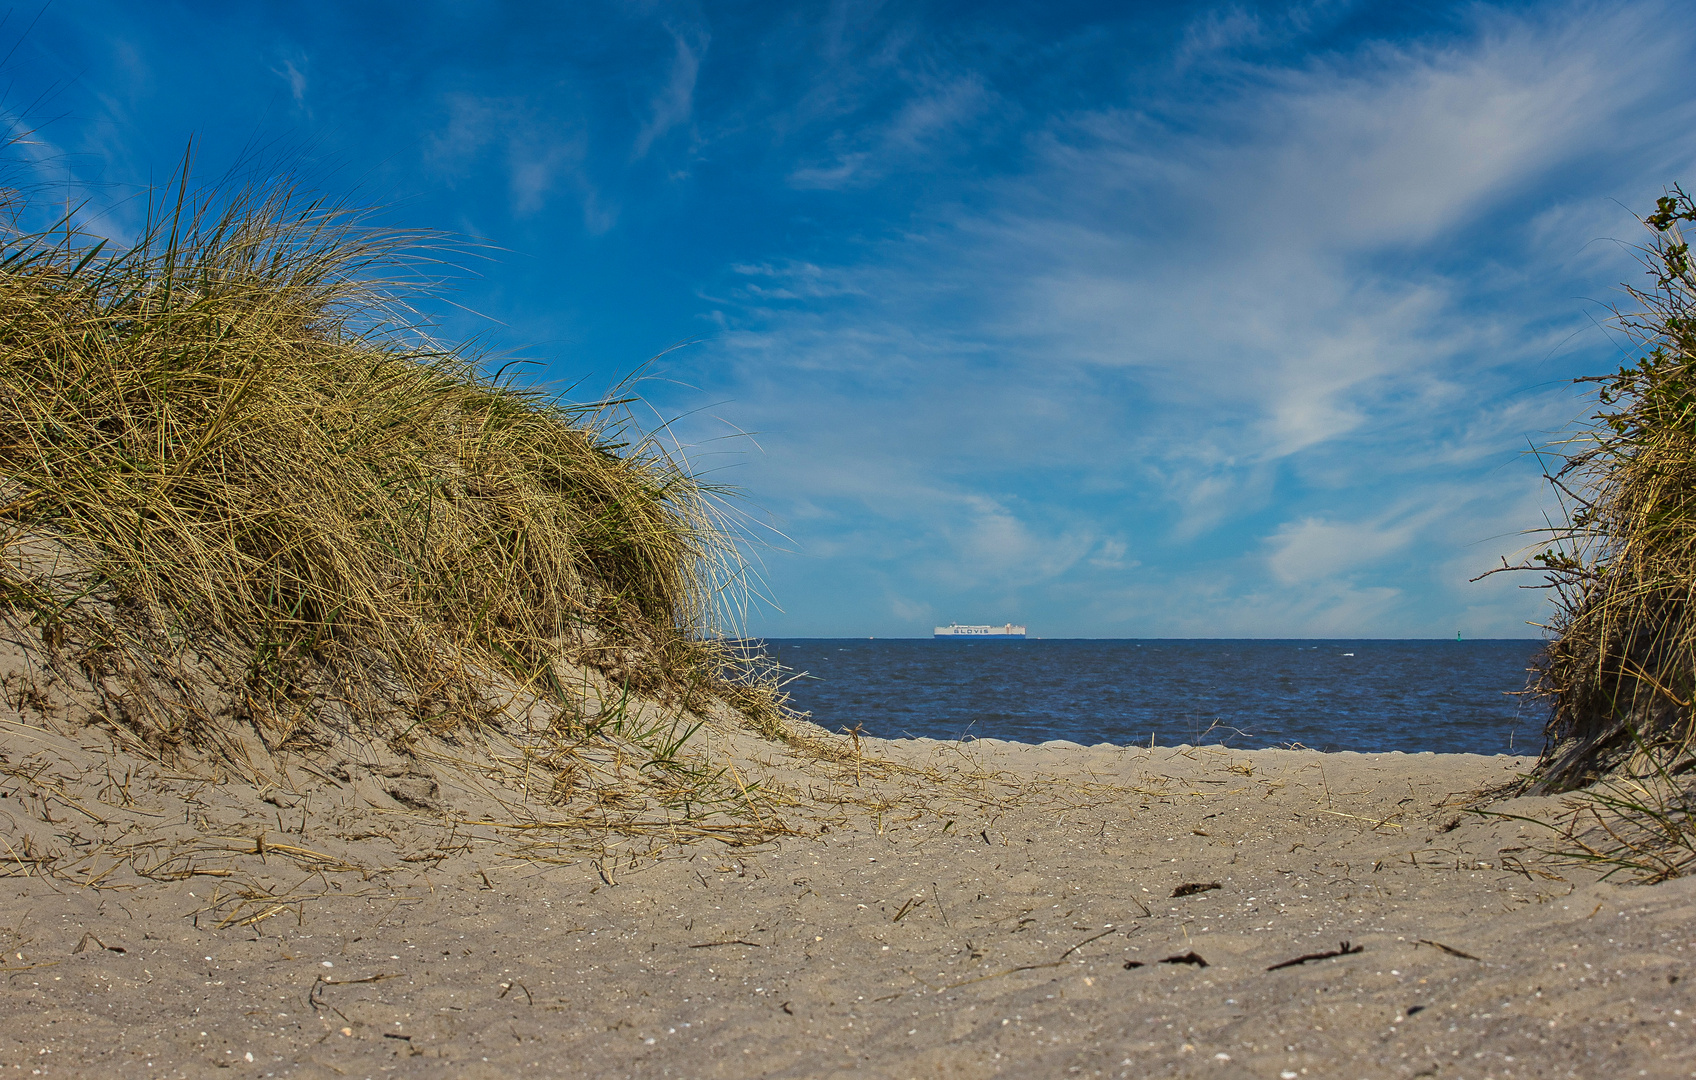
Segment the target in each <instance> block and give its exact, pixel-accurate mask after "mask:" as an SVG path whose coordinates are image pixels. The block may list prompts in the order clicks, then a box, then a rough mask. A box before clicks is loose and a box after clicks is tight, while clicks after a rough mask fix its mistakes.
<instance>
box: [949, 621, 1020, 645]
mask: <svg viewBox="0 0 1696 1080" xmlns="http://www.w3.org/2000/svg"><path fill="white" fill-rule="evenodd" d="M936 636H937V637H939V638H966V639H968V640H972V641H975V640H978V639H980V638H992V639H995V640H998V641H1023V640H1025V628H1024V627H1022V626H1017V625H1015V624H1013V623H1007V624H1006V625H1004V626H961V625H960V624H959V623H950V624H949V625H947V626H939V627H937V628H936Z"/></svg>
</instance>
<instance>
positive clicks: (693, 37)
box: [631, 28, 709, 159]
mask: <svg viewBox="0 0 1696 1080" xmlns="http://www.w3.org/2000/svg"><path fill="white" fill-rule="evenodd" d="M671 36H672V40H673V42H674V43H675V45H676V53H675V55H674V56H673V58H672V62H671V71H670V73H669V74H668V76H667V78H666V83H665V86H663V87H662V88H661V89H660V91H659V92H658V93H657V94H655V95H654V99H653V101H652V103H651V106H650V108H651V115H650V116H649V118H648V121H647V122H646V123H645V124H643V125H642V129H641V130H640V131H638V132H637V133H636V143H635V146H634V147H632V149H631V157H632V158H635V159H641V158H644V157H646V156H647V155H648V151H649V149H650V148H652V147H653V145H654V141H655V140H656V139H659V138H660V137H661V136H663V135H664V134H665V133H666V132H668V131H670V130H671V129H672V128H674V127H676V126H677V125H679V124H682V123H685V122H687V121H688V119H689V116H690V114H691V113H692V112H693V111H694V102H695V79H696V78H697V76H699V74H700V71H701V56H702V54H703V53H705V52H706V50H707V43H708V41H709V37H708V35H707V34H706V33H705V32H703V31H701V30H699V29H694V30H692V31H688V32H686V31H684V30H680V29H677V28H672V29H671Z"/></svg>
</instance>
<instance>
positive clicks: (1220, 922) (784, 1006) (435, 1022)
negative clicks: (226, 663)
mask: <svg viewBox="0 0 1696 1080" xmlns="http://www.w3.org/2000/svg"><path fill="white" fill-rule="evenodd" d="M14 734H15V732H14ZM32 738H34V740H35V742H34V743H31V744H30V745H34V746H36V748H37V750H40V751H41V752H42V753H45V752H46V750H42V749H41V748H42V747H44V746H46V741H50V740H49V736H47V735H46V734H44V733H36V734H35V735H34V736H32ZM714 738H716V739H717V740H718V749H719V750H720V751H726V750H734V751H735V752H736V753H738V754H739V755H741V760H742V762H743V766H742V767H743V769H744V770H746V771H747V772H748V774H749V775H750V777H763V779H764V780H765V781H766V782H767V783H771V784H775V785H780V786H782V788H783V790H785V791H787V792H788V793H789V795H790V797H791V798H792V799H793V805H791V806H790V807H789V808H788V809H786V810H785V811H784V813H785V818H786V820H787V821H788V823H789V825H790V826H791V827H792V828H793V829H794V830H795V833H794V834H793V835H789V836H786V837H784V838H782V839H781V840H779V841H776V842H772V843H767V844H764V845H760V846H757V847H751V848H750V847H744V848H733V847H727V846H723V845H719V844H716V843H697V844H692V845H683V846H675V845H668V844H665V843H662V842H661V841H659V840H657V839H653V838H647V839H642V840H640V841H636V842H631V843H626V844H624V845H622V846H618V845H614V847H613V848H611V849H610V850H609V853H608V854H607V855H605V856H602V857H599V858H591V857H586V856H580V855H572V854H571V853H569V852H560V853H558V854H557V855H555V856H547V855H544V854H541V853H538V852H537V851H535V850H531V851H527V852H520V851H516V850H515V849H514V848H513V846H512V845H511V844H510V843H504V844H503V843H496V842H494V841H493V840H491V839H489V838H487V837H486V836H484V835H482V834H479V833H478V832H477V831H476V829H475V828H470V827H465V826H462V825H461V824H460V823H458V822H457V821H455V820H454V814H455V811H454V809H453V800H452V799H449V798H446V796H444V799H445V801H446V804H447V805H446V808H445V809H435V810H431V809H428V808H426V809H416V808H414V809H407V808H406V807H405V806H402V805H399V804H397V803H395V802H393V801H391V802H390V803H389V804H388V805H387V806H384V805H380V804H381V803H382V801H383V799H384V798H385V797H386V796H384V795H383V794H382V793H381V792H380V791H377V790H375V789H372V790H371V792H370V793H369V795H368V797H366V798H365V801H364V809H363V810H362V811H360V812H357V813H356V812H355V810H358V807H357V806H356V805H355V804H356V803H357V802H358V800H357V799H354V798H353V796H352V794H351V793H353V792H355V790H356V789H358V790H361V791H363V790H366V789H359V783H362V782H364V781H360V780H359V779H358V778H357V777H355V778H354V779H353V780H348V781H341V782H338V780H337V779H336V777H334V776H332V775H310V774H306V773H304V772H297V774H293V775H292V779H291V780H290V782H289V784H288V786H289V788H290V789H291V790H290V792H289V794H288V797H287V798H274V799H273V801H271V802H260V801H258V796H257V795H254V794H252V793H248V794H243V793H241V792H240V791H238V790H237V789H236V787H235V786H234V785H228V786H226V787H224V788H208V787H206V786H205V785H204V784H203V785H201V786H200V787H198V788H195V789H194V793H195V795H194V799H195V801H193V802H192V803H191V802H187V801H185V799H186V798H187V796H186V795H185V789H183V788H182V786H181V785H182V784H183V783H184V782H183V781H173V780H171V779H169V778H168V774H167V773H165V772H164V771H163V770H160V769H151V770H150V769H147V768H141V769H137V770H134V771H132V772H129V773H125V774H123V775H120V776H116V777H114V779H113V785H118V783H119V781H122V786H121V790H122V792H123V797H122V798H119V797H118V796H117V795H115V794H110V793H111V792H115V791H118V790H120V789H119V788H118V787H117V786H109V787H107V788H102V789H101V790H102V792H106V793H107V794H102V795H100V800H101V801H100V802H99V803H98V805H93V804H90V803H88V802H86V801H85V802H84V804H83V806H82V807H81V809H78V808H76V807H73V806H71V805H69V803H64V802H60V801H56V800H55V799H52V798H49V799H47V800H42V799H40V798H38V797H35V796H32V795H29V794H28V792H27V791H26V790H25V788H26V785H24V784H23V783H22V782H21V781H19V780H18V775H19V771H20V770H21V769H23V766H24V764H25V757H27V755H25V756H20V754H21V753H22V750H21V749H20V747H22V748H23V749H28V747H27V746H23V744H20V743H19V742H18V741H17V740H16V739H15V738H14V739H12V741H10V742H9V743H8V744H7V745H8V747H9V748H10V749H9V753H10V755H11V756H10V757H9V758H8V761H9V762H10V763H11V764H10V765H9V766H8V768H10V769H12V770H13V775H12V776H11V777H9V778H5V779H6V783H4V784H0V793H4V794H5V797H3V798H0V811H3V812H4V813H5V815H7V817H9V818H10V824H7V822H6V821H4V820H0V825H4V826H6V827H7V828H8V830H9V835H10V836H11V837H12V838H13V839H12V840H11V841H10V843H11V845H12V847H13V848H14V849H15V848H17V847H18V846H19V841H18V840H17V839H16V837H20V836H23V835H26V834H28V835H32V836H34V837H35V839H34V840H32V841H31V843H32V846H33V847H34V849H36V850H40V849H41V847H42V845H46V844H50V843H53V842H56V841H55V840H54V836H53V835H47V834H43V833H42V830H47V831H48V832H49V833H51V831H52V830H53V829H55V828H58V829H60V830H61V831H60V833H58V834H56V835H57V836H58V837H59V840H58V841H57V842H63V843H68V842H70V841H68V840H66V839H65V837H66V836H67V835H68V833H67V830H70V831H74V830H73V826H74V825H75V823H76V822H77V821H80V820H83V819H84V815H92V816H96V817H100V818H103V819H104V820H106V821H107V825H105V826H102V827H103V828H107V829H129V832H128V833H126V835H131V836H145V835H146V834H147V830H148V829H149V828H155V829H160V830H163V829H165V828H166V826H167V825H169V824H171V823H172V822H173V821H174V822H183V821H187V820H189V819H190V818H191V817H192V816H193V815H194V814H200V815H202V816H203V817H205V818H208V819H210V818H215V817H217V815H219V814H223V815H224V816H225V817H226V818H229V819H238V818H243V817H244V816H245V818H246V819H247V820H248V821H249V824H250V825H251V824H252V823H253V822H255V821H269V820H271V819H273V818H274V819H275V820H276V823H277V831H276V832H274V833H273V838H272V841H271V847H270V848H269V849H268V851H267V852H266V854H264V855H260V854H257V853H256V852H255V850H254V848H252V847H247V848H244V847H242V846H241V845H232V846H231V850H229V851H227V852H225V853H223V854H222V855H221V856H218V857H212V856H208V855H202V856H200V861H199V862H198V863H196V864H195V865H196V866H197V867H199V868H200V872H197V873H195V874H193V875H191V876H189V877H186V878H184V879H182V880H180V881H176V882H168V883H164V884H159V883H154V882H152V881H148V880H144V879H140V878H135V879H134V880H133V881H132V880H130V879H127V878H123V875H124V874H128V875H131V877H132V878H133V873H132V870H133V867H129V868H126V869H125V870H124V871H123V874H119V875H114V876H113V877H112V878H109V879H106V880H102V881H100V882H99V883H97V884H95V885H93V886H78V885H75V884H71V883H68V881H67V880H66V879H65V878H64V877H63V876H61V877H45V876H42V875H40V874H36V873H30V866H31V864H30V863H29V862H28V860H27V857H26V856H25V855H23V854H22V853H19V852H16V851H14V855H15V857H16V858H17V859H18V860H21V861H15V862H13V863H11V864H10V865H11V866H12V868H13V871H14V876H12V877H10V878H9V879H8V880H6V881H5V882H3V883H0V884H3V885H4V889H3V891H0V945H4V947H5V949H6V952H5V964H4V966H3V969H0V970H4V972H5V974H6V981H5V983H4V984H3V986H0V1016H3V1018H4V1023H3V1024H0V1064H3V1066H4V1070H3V1071H4V1072H5V1073H6V1074H9V1075H21V1076H34V1075H37V1074H38V1070H39V1075H42V1076H94V1075H100V1076H129V1077H144V1076H145V1077H156V1076H211V1075H216V1076H253V1077H261V1076H309V1077H317V1076H403V1077H413V1076H417V1077H436V1076H441V1077H447V1076H454V1077H460V1076H472V1077H475V1076H490V1077H494V1076H523V1075H535V1076H609V1077H610V1076H653V1077H660V1076H671V1077H745V1076H770V1077H810V1076H843V1075H850V1074H852V1075H865V1076H877V1077H902V1078H904V1077H978V1076H992V1075H1005V1076H1039V1077H1042V1076H1053V1077H1067V1076H1116V1077H1117V1076H1126V1077H1152V1076H1197V1077H1221V1078H1227V1077H1278V1078H1282V1080H1290V1078H1292V1077H1302V1076H1311V1077H1347V1078H1350V1080H1360V1078H1367V1077H1373V1078H1376V1077H1441V1078H1444V1080H1449V1078H1458V1077H1542V1076H1550V1077H1553V1076H1562V1077H1565V1076H1574V1077H1604V1076H1609V1077H1611V1076H1657V1077H1660V1076H1687V1075H1692V1074H1696V1039H1693V1037H1692V1036H1693V1034H1696V1032H1693V1031H1692V1024H1696V991H1693V985H1696V963H1693V961H1696V919H1693V917H1692V916H1693V914H1696V907H1693V906H1692V900H1693V899H1696V895H1693V891H1692V890H1693V888H1696V886H1693V884H1692V883H1691V882H1690V881H1688V880H1677V881H1673V882H1670V883H1667V884H1662V885H1657V886H1652V887H1644V886H1628V885H1617V884H1612V883H1598V882H1597V881H1596V880H1595V877H1596V875H1595V873H1594V872H1592V871H1589V870H1585V869H1582V868H1579V869H1575V868H1574V867H1573V866H1572V865H1570V864H1567V863H1560V862H1555V861H1551V860H1550V859H1548V858H1546V857H1543V856H1540V855H1539V854H1538V852H1537V850H1536V849H1537V848H1538V847H1539V846H1540V845H1544V844H1546V843H1547V842H1548V839H1549V837H1548V836H1547V835H1546V834H1545V831H1544V830H1541V829H1538V828H1536V827H1534V826H1531V825H1527V824H1525V823H1523V822H1519V821H1515V820H1512V819H1508V818H1502V817H1484V816H1479V815H1477V814H1472V813H1466V812H1463V811H1462V805H1463V803H1465V802H1466V801H1467V800H1469V799H1474V798H1476V795H1477V793H1478V792H1480V791H1481V790H1484V789H1488V788H1490V787H1492V786H1494V785H1499V784H1501V783H1503V782H1505V781H1508V780H1511V779H1512V778H1513V777H1514V776H1515V775H1516V774H1517V772H1518V771H1519V770H1523V769H1525V768H1527V767H1528V766H1529V764H1530V761H1529V759H1525V758H1482V757H1470V756H1460V755H1453V756H1441V755H1429V754H1421V755H1399V754H1387V755H1381V756H1368V755H1357V754H1320V753H1315V752H1305V751H1258V752H1253V753H1243V752H1228V751H1224V750H1221V749H1218V748H1177V749H1168V748H1162V749H1156V750H1147V749H1117V748H1084V747H1073V746H1070V745H1061V744H1051V745H1049V746H1043V747H1020V746H1014V745H1011V744H1005V743H996V742H993V741H982V742H976V743H968V744H965V745H963V746H954V745H951V744H938V743H929V742H923V741H911V742H894V743H875V744H874V743H871V742H870V741H869V740H868V742H867V745H866V747H865V751H866V754H867V755H868V756H871V757H882V758H884V759H887V762H889V764H883V765H879V764H875V763H872V764H866V763H856V762H852V761H849V762H847V763H846V764H844V763H841V762H838V763H834V764H831V763H821V762H818V761H809V760H804V759H802V758H800V757H794V756H789V755H788V754H786V753H784V752H779V751H776V750H773V749H771V748H769V747H762V745H761V744H757V743H755V742H753V741H752V740H746V739H742V740H738V739H737V738H735V737H732V736H727V735H718V736H714ZM47 749H50V750H51V751H52V752H53V753H55V754H58V755H61V756H64V755H71V754H74V753H75V752H76V749H75V748H74V747H70V746H53V747H47ZM90 752H92V751H90ZM30 760H33V759H30ZM391 771H392V770H391ZM173 785H177V786H173ZM270 794H271V795H272V796H273V797H274V796H275V795H276V793H275V792H272V793H270ZM93 797H94V796H92V795H91V796H90V798H93ZM390 798H391V799H392V796H390ZM244 799H245V800H247V801H245V802H244V801H242V800H244ZM125 800H127V805H125ZM338 800H339V801H338ZM315 806H316V807H318V809H314V807H315ZM1488 808H1489V809H1490V810H1493V811H1497V812H1504V813H1511V814H1522V815H1528V816H1539V815H1543V816H1548V815H1553V814H1555V813H1556V812H1557V811H1558V810H1559V803H1558V801H1556V800H1553V799H1517V800H1511V801H1507V802H1496V803H1494V804H1490V805H1489V807H1488ZM44 813H45V816H46V817H47V818H50V819H53V820H54V821H57V822H59V823H60V824H59V825H54V824H53V823H52V822H50V821H44V820H43V814H44ZM126 814H127V815H129V816H128V817H127V818H126V817H124V816H123V815H126ZM149 814H150V815H155V816H153V817H146V816H138V815H149ZM361 814H363V815H364V816H361ZM126 821H127V822H133V823H134V825H133V827H131V826H129V825H125V824H124V822H126ZM148 822H153V823H154V824H153V825H151V826H149V825H148V824H147V823H148ZM372 822H380V823H383V827H384V828H387V829H389V830H390V833H391V834H393V835H391V836H390V837H389V841H393V842H397V843H398V841H394V836H400V837H401V838H402V839H403V840H404V839H406V837H409V836H415V837H422V838H426V839H428V840H429V842H428V843H426V842H424V840H418V841H417V842H416V843H413V848H414V849H416V850H417V851H421V852H423V853H424V854H423V856H422V857H419V858H417V859H415V860H414V861H411V862H406V861H396V859H395V857H394V856H393V854H392V853H391V854H390V856H389V860H388V861H389V862H390V863H393V864H394V866H396V867H399V868H398V869H395V868H390V869H385V870H382V871H381V872H370V871H368V872H366V873H363V874H361V873H353V872H350V871H347V870H345V869H343V870H337V869H336V868H335V867H334V866H331V865H326V864H325V863H324V862H323V861H322V860H320V861H319V862H317V863H314V862H313V861H312V860H310V859H307V858H305V857H304V856H299V855H298V854H291V853H290V852H288V851H283V850H281V849H280V848H279V846H278V845H280V844H281V845H283V846H284V847H291V846H292V847H294V848H296V849H298V850H310V851H316V852H319V853H332V854H334V855H335V858H337V859H341V860H342V861H343V864H344V865H352V864H354V863H357V862H359V861H360V860H361V859H362V858H363V859H366V860H367V861H368V864H369V865H375V863H369V860H370V859H372V858H374V857H375V856H374V854H373V852H372V851H370V850H367V849H366V848H362V847H361V846H360V845H362V844H364V845H369V844H372V843H376V842H378V841H379V840H381V839H382V838H381V837H375V838H374V837H373V836H372V835H371V834H370V833H369V832H368V831H367V832H362V831H361V830H369V829H371V828H373V827H374V826H372V825H371V823H372ZM85 823H86V822H85ZM362 823H363V824H362ZM191 824H192V822H191ZM78 827H80V826H78ZM173 827H174V826H173ZM397 829H399V830H401V831H400V832H398V833H396V832H395V830H397ZM408 829H410V830H413V832H411V833H408V832H406V830H408ZM466 829H469V831H465V830H466ZM289 830H292V832H291V831H289ZM224 831H226V832H228V831H230V829H229V828H226V829H225V830H224ZM444 836H447V837H458V838H459V839H458V840H455V841H452V842H445V841H443V839H442V838H443V837H444ZM466 837H471V838H472V842H469V843H467V842H465V838H466ZM285 840H286V841H287V842H286V844H285V843H284V841H285ZM409 842H410V841H409ZM256 846H257V845H255V847H256ZM401 846H402V847H404V846H405V844H402V845H401ZM238 849H239V850H238ZM390 850H391V852H392V851H393V850H395V849H394V848H393V847H392V846H391V849H390ZM362 852H363V854H362ZM519 855H523V856H525V857H517V856H519ZM550 857H552V858H558V859H559V860H560V864H558V865H555V864H551V863H548V862H541V861H537V860H538V859H540V858H550ZM226 871H227V873H226ZM220 875H222V876H220ZM85 876H92V875H85ZM120 879H123V880H122V881H120ZM238 880H240V881H246V882H248V883H249V886H250V887H249V889H248V893H247V895H248V896H249V897H250V898H252V897H259V899H257V900H241V901H240V902H236V901H234V900H232V897H234V896H235V895H236V891H235V889H236V887H235V885H234V882H236V881H238ZM114 884H118V885H120V886H121V887H111V886H114ZM261 885H263V886H264V888H263V889H260V890H259V891H255V890H256V889H259V886H261ZM1215 885H1216V886H1217V887H1214V886H1215ZM225 890H230V891H225ZM1174 894H1185V895H1174ZM267 895H268V896H270V897H273V898H274V901H273V900H266V899H264V897H265V896H267ZM291 897H293V898H295V899H293V900H291V899H290V898H291ZM237 915H239V916H240V917H239V918H232V917H231V916H237ZM256 917H257V918H256ZM1344 943H1347V944H1346V945H1345V944H1344ZM1344 948H1346V949H1348V950H1349V951H1348V952H1347V953H1346V954H1343V955H1338V956H1333V957H1329V958H1322V959H1314V960H1309V961H1307V962H1304V963H1298V964H1292V965H1290V966H1286V967H1283V968H1280V969H1278V970H1268V969H1269V968H1272V967H1273V966H1274V965H1277V964H1280V963H1283V962H1286V961H1291V960H1295V959H1297V958H1300V957H1303V956H1306V955H1310V954H1317V953H1324V952H1331V951H1339V952H1340V951H1341V950H1343V949H1344ZM119 950H122V951H119ZM1203 962H1205V965H1204V963H1203ZM226 1070H227V1071H226Z"/></svg>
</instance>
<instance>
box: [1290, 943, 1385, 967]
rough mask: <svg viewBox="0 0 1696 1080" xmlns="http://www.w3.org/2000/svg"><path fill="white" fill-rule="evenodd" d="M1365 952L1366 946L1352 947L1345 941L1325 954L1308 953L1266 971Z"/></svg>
mask: <svg viewBox="0 0 1696 1080" xmlns="http://www.w3.org/2000/svg"><path fill="white" fill-rule="evenodd" d="M1365 951H1366V946H1364V945H1350V944H1349V943H1348V942H1346V941H1344V942H1342V943H1340V944H1338V946H1337V947H1336V948H1335V949H1328V950H1326V951H1325V952H1316V953H1308V954H1307V955H1306V956H1298V957H1296V958H1295V959H1294V960H1285V961H1284V962H1283V963H1281V964H1273V965H1272V966H1271V967H1269V968H1267V969H1266V970H1267V971H1277V970H1278V969H1279V968H1287V967H1295V966H1296V965H1297V964H1305V963H1307V962H1308V961H1309V960H1329V959H1331V958H1332V957H1333V956H1352V955H1354V954H1355V953H1357V952H1365Z"/></svg>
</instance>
